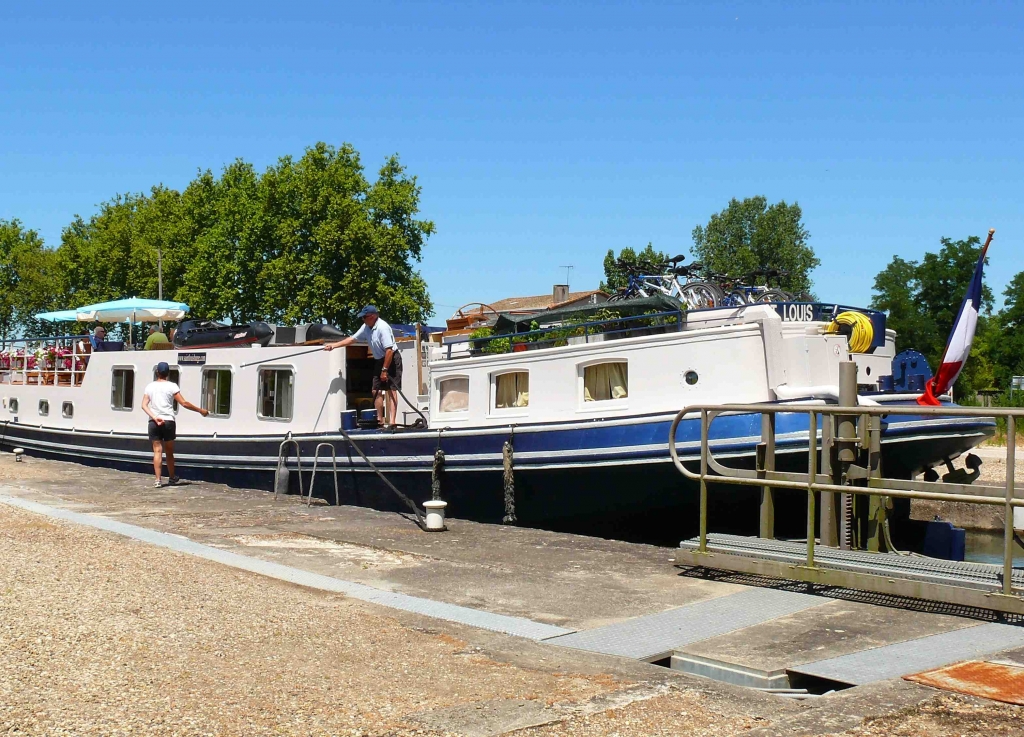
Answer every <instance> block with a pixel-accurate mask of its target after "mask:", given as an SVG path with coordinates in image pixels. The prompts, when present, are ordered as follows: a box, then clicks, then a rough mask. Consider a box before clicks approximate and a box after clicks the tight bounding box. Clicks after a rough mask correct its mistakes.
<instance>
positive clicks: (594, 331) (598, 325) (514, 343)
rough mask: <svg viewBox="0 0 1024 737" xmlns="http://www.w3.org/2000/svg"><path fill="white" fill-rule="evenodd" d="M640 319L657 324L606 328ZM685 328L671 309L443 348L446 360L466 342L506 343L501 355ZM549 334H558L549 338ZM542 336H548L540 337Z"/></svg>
mask: <svg viewBox="0 0 1024 737" xmlns="http://www.w3.org/2000/svg"><path fill="white" fill-rule="evenodd" d="M608 309H609V310H613V309H615V303H611V305H610V306H609V307H608ZM538 317H543V315H538ZM667 318H673V319H674V320H675V322H674V323H670V322H667ZM641 320H655V321H657V324H654V325H632V326H628V327H616V328H612V327H609V326H611V325H623V324H625V323H631V322H639V321H641ZM685 325H686V320H685V314H684V313H683V311H682V310H670V311H667V312H655V313H652V314H649V315H627V316H626V317H612V318H608V319H606V320H591V321H588V322H580V323H566V324H565V325H559V326H557V327H548V328H540V329H538V330H526V331H523V332H521V333H502V334H496V335H487V336H483V337H479V338H473V337H466V338H456V339H454V340H450V341H447V342H446V343H444V346H445V347H446V348H447V355H446V359H451V357H452V346H455V345H459V344H462V343H469V344H471V345H470V348H471V349H473V350H476V351H482V350H483V346H485V345H488V344H491V343H494V342H495V341H499V340H507V341H508V347H507V348H506V349H505V350H504V351H502V352H504V353H514V352H515V351H517V350H527V349H528V348H529V347H530V346H533V347H534V348H539V347H541V346H547V347H554V346H555V345H556V344H558V343H559V342H562V341H565V342H568V340H569V339H570V338H582V339H583V342H584V343H589V342H590V339H591V338H593V337H596V336H598V335H602V336H609V335H619V334H622V333H629V332H637V331H644V330H647V331H652V330H654V329H659V328H665V327H673V328H674V329H675V330H677V331H679V330H682V329H683V328H684V327H685ZM552 333H560V334H559V335H552ZM570 333H574V334H570ZM545 335H548V336H551V337H548V338H544V337H542V336H545ZM547 344H550V345H547ZM494 352H498V351H494Z"/></svg>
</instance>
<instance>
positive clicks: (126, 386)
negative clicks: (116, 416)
mask: <svg viewBox="0 0 1024 737" xmlns="http://www.w3.org/2000/svg"><path fill="white" fill-rule="evenodd" d="M110 377H111V378H110V406H111V407H113V408H114V409H119V410H124V411H126V412H130V411H131V409H132V403H133V402H134V400H135V369H134V368H123V367H122V368H118V367H117V366H115V367H114V368H112V369H111V370H110Z"/></svg>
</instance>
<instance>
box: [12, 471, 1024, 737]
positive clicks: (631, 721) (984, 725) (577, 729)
mask: <svg viewBox="0 0 1024 737" xmlns="http://www.w3.org/2000/svg"><path fill="white" fill-rule="evenodd" d="M11 465H12V466H13V465H14V464H11ZM17 465H18V466H19V467H20V466H21V464H17ZM0 470H3V469H0ZM6 470H7V471H8V472H10V471H11V469H10V467H8V468H7V469H6ZM22 470H28V469H22V468H18V469H17V470H16V472H14V473H12V474H11V476H12V478H13V479H14V480H18V479H19V473H18V472H20V471H22ZM36 470H37V471H38V470H40V469H36ZM20 479H21V480H25V476H20ZM487 638H490V639H487ZM499 639H500V641H501V642H502V643H504V645H502V647H494V646H493V645H494V643H495V642H496V641H498V640H499ZM517 643H518V644H517ZM479 645H483V646H484V647H479ZM502 648H504V649H502ZM531 648H532V649H533V650H532V651H530V649H531ZM527 651H530V652H529V653H528V652H527ZM509 653H515V654H514V655H509ZM537 653H540V654H539V655H538V654H537ZM581 657H582V656H581V655H580V654H567V653H566V652H563V651H561V650H560V649H558V648H549V647H547V646H544V645H535V644H532V643H523V641H516V640H514V639H512V638H505V637H503V636H500V635H494V634H491V633H480V632H479V631H476V630H468V629H467V628H462V629H459V628H457V627H447V626H444V625H441V624H439V623H437V622H436V621H434V620H428V619H424V618H419V617H415V616H413V615H400V614H395V615H392V614H391V613H390V612H389V611H388V610H384V609H381V608H378V607H375V606H372V605H368V604H364V603H362V602H357V601H353V600H349V599H346V598H345V597H343V596H339V595H331V594H325V593H323V592H317V591H311V590H308V589H303V588H300V587H296V586H291V585H289V584H285V583H282V582H279V581H274V580H272V579H266V578H263V577H260V576H256V575H253V574H249V573H245V572H242V571H237V570H233V569H230V568H227V567H224V566H219V565H217V564H214V563H210V562H207V561H203V560H199V559H194V558H191V557H188V556H184V555H180V554H177V553H174V552H171V551H167V550H164V549H160V548H154V547H150V546H147V545H145V544H141V543H137V542H133V541H130V540H126V539H124V538H121V537H118V536H115V535H110V534H106V533H102V532H98V531H95V530H91V529H87V528H83V527H79V526H74V525H70V524H65V523H62V522H56V521H52V520H48V519H45V518H43V517H40V516H37V515H34V514H32V513H30V512H25V511H22V510H18V509H13V508H11V507H8V506H6V505H0V735H6V736H7V737H13V736H15V735H18V736H22V735H182V736H185V735H188V736H191V735H247V736H248V735H367V736H369V735H375V736H380V737H384V736H385V735H406V734H423V735H444V734H466V735H470V736H471V737H483V736H484V735H498V734H508V733H511V732H512V731H515V733H516V734H521V735H524V736H528V737H554V736H555V735H573V736H575V735H583V736H584V737H586V736H589V735H618V736H619V737H649V736H651V735H679V734H686V735H694V736H695V737H701V736H704V735H741V734H747V733H750V734H756V735H758V737H761V736H762V735H777V734H778V735H781V734H787V735H790V734H818V735H831V734H845V735H850V736H851V737H853V736H855V735H856V736H858V737H867V736H871V737H876V736H881V735H888V734H895V735H907V736H909V735H925V734H927V735H932V734H934V735H942V736H943V737H945V736H947V735H948V736H950V737H951V736H952V735H970V736H971V737H974V736H977V737H981V736H982V735H1009V734H1024V728H1022V727H1021V726H1020V725H1021V724H1024V709H1022V708H1020V707H1013V706H1008V705H1004V704H996V703H993V702H986V701H982V700H979V699H972V698H968V697H961V696H955V695H949V694H942V693H940V692H934V696H929V695H928V694H929V693H930V691H929V690H928V689H924V687H919V686H910V685H907V686H905V687H901V688H902V692H905V693H909V694H910V696H909V698H910V699H911V701H912V702H913V703H914V704H915V705H914V706H913V707H911V708H902V709H901V707H899V706H898V705H897V700H893V699H891V698H890V694H892V693H893V692H894V690H895V691H899V690H900V689H896V687H894V686H892V685H890V684H877V690H878V691H879V692H880V693H882V694H884V696H883V698H881V699H880V700H878V701H877V702H876V701H871V702H870V703H869V705H868V706H867V707H864V706H860V707H858V710H855V711H854V712H852V713H851V712H850V711H848V710H847V707H844V706H843V703H844V702H843V701H842V700H841V697H832V698H839V699H840V700H838V701H832V700H831V699H822V700H820V701H818V702H815V703H814V704H813V705H811V704H809V705H808V708H806V709H804V708H800V709H795V705H793V704H792V703H789V704H785V707H786V708H781V706H782V704H781V703H780V702H776V701H775V700H774V699H773V698H772V697H766V696H755V695H752V694H750V692H748V691H743V692H742V693H741V690H737V689H732V690H730V689H729V688H728V687H725V686H721V685H720V684H712V683H711V682H708V681H703V680H699V679H686V678H675V677H672V678H664V679H651V680H647V678H648V677H647V676H644V675H638V676H637V677H635V678H633V676H632V675H630V676H623V675H621V673H623V672H625V673H628V674H632V673H634V671H633V670H627V671H622V670H621V669H620V670H615V668H609V670H611V671H612V672H614V673H619V675H617V676H616V675H611V674H610V673H608V672H605V671H604V670H602V669H603V668H604V667H606V666H610V665H611V663H610V662H606V661H599V662H598V664H597V665H596V666H595V663H594V662H591V661H586V662H584V661H582V660H580V659H579V658H581ZM573 658H575V659H573ZM544 661H547V662H546V663H545V662H544ZM644 672H646V671H644ZM631 678H632V680H631ZM907 689H911V690H912V691H907ZM855 691H859V689H857V690H854V691H849V692H844V694H849V695H850V696H851V697H855V693H854V692H855ZM743 694H749V695H748V696H745V695H743ZM922 694H923V695H924V698H925V699H926V700H925V702H924V703H922V704H918V703H917V702H918V701H920V699H921V698H922ZM855 698H859V697H855ZM861 701H863V699H861ZM773 703H780V708H776V707H773V706H771V704H773ZM846 703H852V702H850V701H849V700H847V702H846ZM870 704H874V705H873V706H872V705H870ZM864 708H867V711H863V710H862V709H864ZM794 709H795V710H794ZM816 713H817V715H818V716H816ZM844 713H845V714H846V715H847V716H845V717H844V716H843V714H844ZM865 713H867V714H874V715H875V716H871V717H869V718H868V719H867V720H862V719H861V717H860V716H856V714H865ZM766 715H767V716H766ZM804 720H811V721H806V723H805V721H804ZM815 720H819V721H820V723H824V724H828V725H830V726H828V727H826V728H821V727H820V725H819V726H815V727H813V728H810V726H809V725H811V724H812V723H815V724H819V722H818V721H815ZM851 720H852V721H851ZM533 725H537V726H533ZM840 725H841V726H840ZM854 725H857V726H854ZM851 727H852V729H851ZM844 730H849V731H844Z"/></svg>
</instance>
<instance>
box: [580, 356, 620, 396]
mask: <svg viewBox="0 0 1024 737" xmlns="http://www.w3.org/2000/svg"><path fill="white" fill-rule="evenodd" d="M628 396H629V371H628V368H627V364H626V363H625V362H624V361H619V362H616V363H599V364H596V365H594V366H587V367H586V368H584V369H583V399H584V401H587V402H603V401H605V400H608V399H624V398H625V397H628Z"/></svg>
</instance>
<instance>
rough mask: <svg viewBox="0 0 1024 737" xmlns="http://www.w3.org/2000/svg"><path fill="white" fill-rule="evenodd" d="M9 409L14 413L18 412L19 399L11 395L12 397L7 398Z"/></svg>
mask: <svg viewBox="0 0 1024 737" xmlns="http://www.w3.org/2000/svg"><path fill="white" fill-rule="evenodd" d="M7 409H9V410H10V411H11V413H12V414H15V413H17V411H18V400H17V399H15V398H14V397H11V398H10V399H8V400H7Z"/></svg>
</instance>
